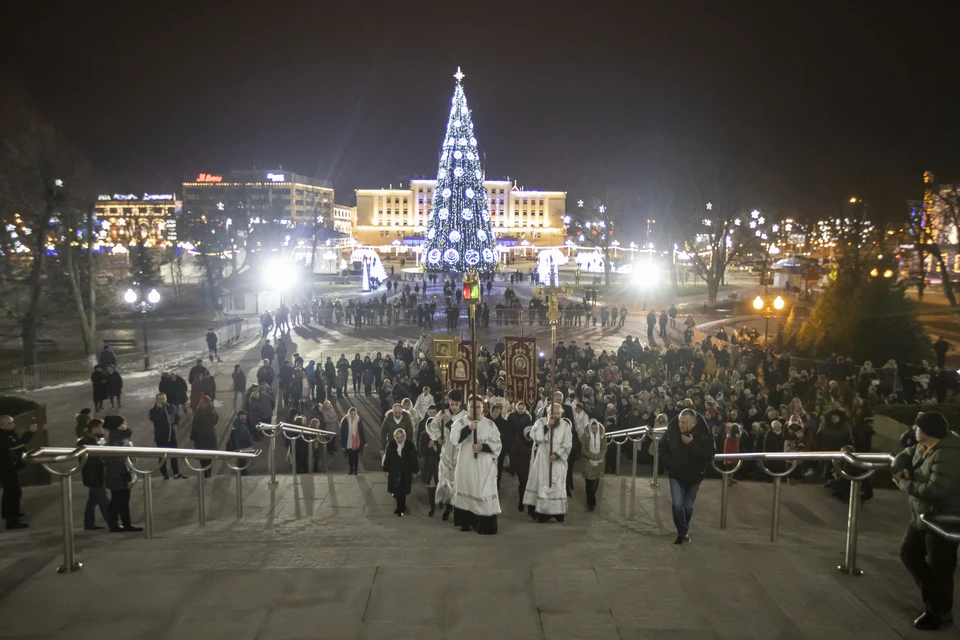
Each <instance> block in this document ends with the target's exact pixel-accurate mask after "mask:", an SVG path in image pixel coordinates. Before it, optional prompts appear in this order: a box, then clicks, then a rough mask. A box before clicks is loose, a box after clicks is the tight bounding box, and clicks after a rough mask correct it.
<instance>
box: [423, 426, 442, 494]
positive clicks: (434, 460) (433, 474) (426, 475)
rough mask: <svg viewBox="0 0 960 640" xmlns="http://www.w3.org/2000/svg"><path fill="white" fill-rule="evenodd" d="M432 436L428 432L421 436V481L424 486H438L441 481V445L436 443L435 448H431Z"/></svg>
mask: <svg viewBox="0 0 960 640" xmlns="http://www.w3.org/2000/svg"><path fill="white" fill-rule="evenodd" d="M430 442H431V440H430V436H429V435H428V434H427V432H426V431H424V432H423V433H421V434H420V455H421V457H422V460H423V464H421V465H420V479H421V480H423V484H426V485H429V484H430V483H431V482H432V483H433V484H434V485H436V483H437V481H438V480H439V479H440V443H439V442H434V443H433V446H434V448H433V449H431V448H430Z"/></svg>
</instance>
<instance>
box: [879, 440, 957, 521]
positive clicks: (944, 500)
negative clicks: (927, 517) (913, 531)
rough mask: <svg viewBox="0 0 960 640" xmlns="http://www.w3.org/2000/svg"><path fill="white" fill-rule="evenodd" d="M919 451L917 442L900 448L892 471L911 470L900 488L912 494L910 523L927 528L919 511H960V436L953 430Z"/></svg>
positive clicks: (954, 512)
mask: <svg viewBox="0 0 960 640" xmlns="http://www.w3.org/2000/svg"><path fill="white" fill-rule="evenodd" d="M925 453H926V455H924V452H921V451H920V445H919V444H918V445H915V446H912V447H909V448H907V449H904V450H903V451H901V452H900V453H899V454H898V455H897V457H896V458H895V459H894V461H893V467H892V468H893V471H894V472H896V471H901V470H904V469H906V470H908V471H909V472H910V474H909V475H910V477H909V478H904V479H903V480H901V481H900V483H899V487H900V490H901V491H903V492H904V493H906V494H907V495H908V496H910V500H909V502H910V524H911V525H913V526H914V527H916V528H917V529H926V527H925V526H924V525H923V524H922V523H921V522H920V515H921V514H923V513H926V514H936V515H944V514H952V515H958V514H960V436H958V435H957V434H956V433H954V432H952V431H950V432H948V433H947V435H946V436H945V437H944V438H943V439H941V440H940V442H938V443H937V444H936V445H935V446H934V447H933V449H930V450H928V451H926V452H925Z"/></svg>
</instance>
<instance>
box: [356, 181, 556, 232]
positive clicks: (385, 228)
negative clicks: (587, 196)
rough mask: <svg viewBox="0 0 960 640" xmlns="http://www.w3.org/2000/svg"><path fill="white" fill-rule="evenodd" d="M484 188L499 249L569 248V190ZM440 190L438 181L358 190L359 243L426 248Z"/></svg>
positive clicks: (501, 184)
mask: <svg viewBox="0 0 960 640" xmlns="http://www.w3.org/2000/svg"><path fill="white" fill-rule="evenodd" d="M483 185H484V189H485V191H486V199H487V205H488V206H489V207H490V223H491V225H492V227H493V231H494V233H495V234H496V235H497V243H498V244H499V245H501V246H507V247H510V246H528V245H534V246H544V247H548V246H561V245H563V243H564V240H565V238H566V224H565V223H564V218H565V216H566V201H567V194H566V192H565V191H537V190H527V189H520V188H519V187H518V186H517V184H516V182H511V181H510V180H484V182H483ZM436 186H437V181H436V180H412V181H410V183H409V187H407V188H403V185H400V187H401V188H398V189H395V188H392V187H391V188H389V189H357V191H356V193H357V207H356V218H355V220H356V223H355V238H356V240H357V242H358V243H359V244H363V245H370V246H374V247H381V248H384V249H386V248H388V247H391V246H396V245H397V244H399V245H402V246H417V245H419V244H421V243H422V242H423V234H424V232H425V231H426V228H427V217H428V216H429V215H430V210H431V209H432V207H433V191H434V189H435V188H436Z"/></svg>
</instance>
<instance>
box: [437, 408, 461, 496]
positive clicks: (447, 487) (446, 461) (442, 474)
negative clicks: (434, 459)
mask: <svg viewBox="0 0 960 640" xmlns="http://www.w3.org/2000/svg"><path fill="white" fill-rule="evenodd" d="M465 415H467V412H466V411H461V412H460V413H458V414H457V415H455V416H453V418H451V420H450V422H448V423H447V424H446V426H444V428H443V438H444V443H443V447H441V449H440V469H439V470H438V471H437V496H436V500H437V503H438V504H451V503H452V502H453V494H454V484H453V482H454V478H455V477H456V469H457V443H456V442H454V441H453V440H454V439H453V438H451V437H450V433H451V429H452V427H453V425H455V424H456V423H457V422H458V421H459V420H460V418H462V417H463V416H465ZM455 433H458V434H459V433H460V431H459V430H457V431H456V432H455Z"/></svg>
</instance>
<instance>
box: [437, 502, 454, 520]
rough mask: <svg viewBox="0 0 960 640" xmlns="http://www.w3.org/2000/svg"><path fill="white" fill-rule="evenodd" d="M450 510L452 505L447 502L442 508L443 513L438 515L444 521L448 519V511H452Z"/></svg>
mask: <svg viewBox="0 0 960 640" xmlns="http://www.w3.org/2000/svg"><path fill="white" fill-rule="evenodd" d="M452 511H453V505H452V504H448V505H447V507H446V508H445V509H444V510H443V515H442V516H440V518H441V519H442V520H443V521H444V522H446V521H447V520H449V519H450V512H452Z"/></svg>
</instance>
